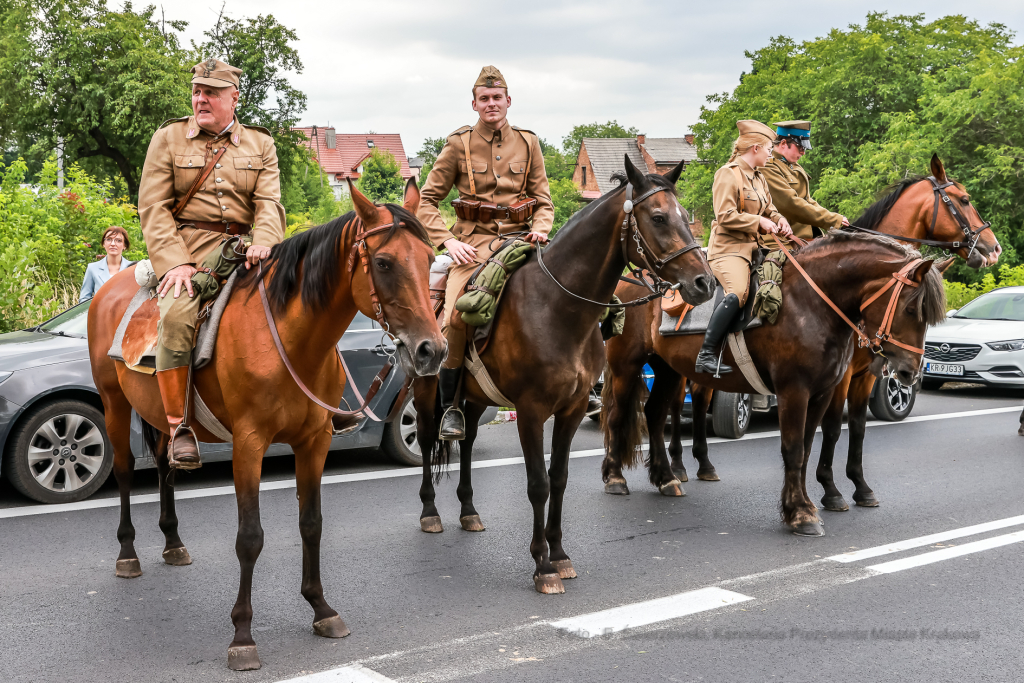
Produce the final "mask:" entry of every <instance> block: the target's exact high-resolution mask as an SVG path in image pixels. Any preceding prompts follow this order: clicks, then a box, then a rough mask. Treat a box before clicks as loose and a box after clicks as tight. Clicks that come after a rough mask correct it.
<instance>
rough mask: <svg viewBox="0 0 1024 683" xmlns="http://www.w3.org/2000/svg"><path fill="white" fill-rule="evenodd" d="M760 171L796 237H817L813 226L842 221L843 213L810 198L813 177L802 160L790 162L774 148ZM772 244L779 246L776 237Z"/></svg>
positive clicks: (825, 227)
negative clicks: (809, 174)
mask: <svg viewBox="0 0 1024 683" xmlns="http://www.w3.org/2000/svg"><path fill="white" fill-rule="evenodd" d="M761 174H762V175H764V178H765V180H767V181H768V187H769V188H770V189H771V193H772V200H773V201H774V203H775V206H776V208H778V210H779V212H780V213H782V215H783V216H785V217H786V220H788V221H789V225H790V227H791V228H793V234H794V235H796V236H797V237H800V238H803V239H804V240H810V239H814V230H813V228H820V229H821V230H822V231H827V230H829V229H831V228H838V227H839V226H840V225H842V223H843V217H842V216H841V215H839V214H838V213H833V212H831V211H829V210H828V209H826V208H825V207H823V206H822V205H821V204H819V203H818V202H816V201H814V200H813V199H811V181H810V178H808V177H807V171H805V170H804V169H803V167H802V166H800V164H791V163H789V162H788V161H786V159H785V158H784V157H783V156H782V155H780V154H778V153H777V152H772V156H771V158H770V159H768V162H767V163H766V164H765V165H764V168H762V169H761ZM783 242H787V240H783ZM771 246H772V247H777V245H775V244H774V240H773V241H772V245H771ZM787 246H788V245H787Z"/></svg>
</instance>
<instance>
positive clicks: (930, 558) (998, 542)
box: [868, 531, 1024, 574]
mask: <svg viewBox="0 0 1024 683" xmlns="http://www.w3.org/2000/svg"><path fill="white" fill-rule="evenodd" d="M1021 541H1024V531H1014V532H1013V533H1012V534H1004V535H1003V536H993V537H992V538H985V539H982V540H980V541H974V542H973V543H965V544H964V545H958V546H956V547H953V548H943V549H942V550H934V551H932V552H930V553H921V554H920V555H914V556H913V557H905V558H903V559H901V560H892V561H890V562H883V563H882V564H875V565H871V566H870V567H868V569H870V570H872V571H876V572H881V573H883V574H891V573H893V572H901V571H903V570H904V569H912V568H914V567H921V566H924V565H926V564H932V563H933V562H941V561H943V560H950V559H953V558H954V557H961V556H963V555H970V554H971V553H979V552H981V551H982V550H989V549H991V548H999V547H1002V546H1004V545H1010V544H1011V543H1020V542H1021Z"/></svg>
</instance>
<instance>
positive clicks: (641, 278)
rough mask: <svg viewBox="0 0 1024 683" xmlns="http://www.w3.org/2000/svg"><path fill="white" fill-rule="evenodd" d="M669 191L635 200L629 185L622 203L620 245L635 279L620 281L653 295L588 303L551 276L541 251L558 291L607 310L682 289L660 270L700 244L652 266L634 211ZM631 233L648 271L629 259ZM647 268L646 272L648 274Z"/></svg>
mask: <svg viewBox="0 0 1024 683" xmlns="http://www.w3.org/2000/svg"><path fill="white" fill-rule="evenodd" d="M667 189H668V188H666V187H659V186H655V187H653V188H651V189H650V190H648V191H647V192H644V193H643V194H642V195H640V196H639V197H637V198H636V199H635V200H634V199H633V184H632V183H626V201H624V202H623V203H622V210H623V212H624V213H625V214H626V215H625V217H624V218H623V219H622V227H621V228H620V229H619V245H620V247H621V248H622V258H623V260H625V262H626V268H628V269H629V273H630V275H632V276H633V278H635V279H633V278H627V277H622V278H620V279H622V280H624V281H626V282H631V283H634V284H638V285H643V286H644V287H646V288H647V289H648V290H650V292H651V293H650V294H648V295H646V296H643V297H640V298H638V299H633V300H631V301H626V302H624V303H622V302H620V303H606V302H603V301H594V300H593V299H588V298H586V297H584V296H580V295H579V294H576V293H575V292H571V291H569V290H568V289H567V288H566V287H565V285H563V284H562V283H561V282H559V281H558V280H557V279H556V278H555V276H554V275H553V274H552V273H551V271H550V270H548V267H547V266H546V265H545V264H544V256H543V254H544V250H543V249H541V248H539V247H538V248H537V264H538V265H539V266H540V269H541V270H542V271H544V274H545V275H547V276H548V277H549V278H551V281H552V282H554V283H555V284H556V285H558V287H559V288H560V289H561V290H562V291H563V292H565V293H566V294H568V295H569V296H571V297H573V298H574V299H579V300H580V301H585V302H587V303H589V304H596V305H598V306H603V307H605V308H628V307H630V306H642V305H643V304H646V303H647V302H649V301H653V300H654V299H657V298H659V297H662V296H664V295H665V293H666V292H668V291H669V290H673V289H678V288H679V285H670V284H669V283H668V281H667V280H662V279H661V278H660V277H659V276H658V273H657V271H658V270H660V269H661V268H662V267H663V266H665V264H667V263H668V262H669V261H671V260H672V259H674V258H677V257H679V256H682V255H683V254H685V253H686V252H688V251H692V250H693V249H697V248H699V247H700V243H699V242H697V241H696V240H694V241H693V243H691V244H687V245H686V246H685V247H682V248H681V249H676V250H675V251H673V252H672V253H670V254H666V255H665V256H662V257H660V258H655V259H654V264H653V265H652V264H651V261H650V260H649V259H648V258H647V254H648V252H649V253H650V254H651V255H652V256H654V249H652V248H651V245H650V244H649V243H648V242H647V240H646V239H645V238H644V236H643V234H642V233H641V232H640V228H639V227H638V226H637V222H636V216H634V215H633V209H634V208H635V207H636V205H637V204H639V203H640V202H642V201H644V200H645V199H647V198H648V197H650V196H652V195H655V194H657V193H658V192H664V191H666V190H667ZM630 233H632V236H633V241H634V242H635V243H636V250H637V253H638V254H639V255H640V260H641V261H643V266H644V267H638V266H636V265H634V264H633V261H632V259H631V258H630V257H629V241H628V239H627V238H628V237H629V236H630ZM644 268H646V272H645V270H644ZM648 273H649V274H650V277H651V282H648V281H647V274H648Z"/></svg>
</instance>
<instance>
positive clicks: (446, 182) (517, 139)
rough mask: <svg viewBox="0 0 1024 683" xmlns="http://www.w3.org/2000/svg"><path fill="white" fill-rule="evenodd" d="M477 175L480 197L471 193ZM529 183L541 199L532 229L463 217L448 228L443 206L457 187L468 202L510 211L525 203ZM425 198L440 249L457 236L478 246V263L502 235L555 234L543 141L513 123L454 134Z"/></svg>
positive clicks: (426, 216) (425, 213) (427, 220)
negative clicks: (465, 140) (465, 136)
mask: <svg viewBox="0 0 1024 683" xmlns="http://www.w3.org/2000/svg"><path fill="white" fill-rule="evenodd" d="M467 132H468V133H469V152H470V153H469V158H470V163H471V164H472V169H470V168H468V167H467V165H466V150H465V148H464V146H463V143H462V140H463V137H462V136H463V134H465V133H467ZM471 172H472V174H473V179H474V184H475V187H476V194H475V195H474V194H472V193H471V192H470V185H469V174H470V173H471ZM524 181H525V184H526V190H525V191H526V196H528V197H532V198H533V199H536V200H537V205H536V206H535V207H534V212H533V225H532V227H531V226H530V225H524V224H513V223H509V222H508V221H490V222H488V223H480V222H478V221H468V220H462V219H459V220H458V221H457V222H456V223H455V225H454V226H452V229H451V230H448V228H447V227H446V226H445V223H444V219H442V218H441V213H440V212H439V211H438V208H437V205H438V203H440V202H441V200H443V199H444V198H445V197H447V196H448V193H449V192H450V191H451V189H452V187H455V188H456V189H457V190H458V192H459V196H460V197H462V198H464V199H476V200H479V201H483V202H491V203H494V204H496V205H499V206H506V207H507V206H509V205H511V204H514V203H515V202H516V201H518V200H519V193H520V190H521V188H522V187H523V183H524ZM420 196H421V201H420V211H419V214H418V216H419V219H420V220H421V221H422V222H423V225H424V226H425V227H426V228H427V232H428V233H429V235H430V241H431V242H433V244H434V246H435V247H438V248H440V247H441V245H442V244H444V242H445V240H449V239H451V238H452V237H455V238H457V239H459V240H461V241H463V242H466V243H467V244H469V245H471V246H473V247H476V248H477V257H476V260H477V262H479V263H483V262H484V260H486V259H487V258H488V257H489V256H490V255H491V251H492V248H497V247H498V246H500V245H499V244H498V240H495V237H497V236H498V235H499V234H505V233H508V232H515V231H519V230H532V231H533V232H538V233H540V234H542V235H546V234H548V233H549V232H550V231H551V224H552V222H553V221H554V207H553V206H552V204H551V190H550V189H549V188H548V177H547V173H546V172H545V170H544V153H543V152H542V151H541V148H540V141H539V140H538V138H537V136H536V135H535V134H534V133H532V132H530V131H528V130H523V129H520V128H518V127H516V126H512V125H509V123H508V121H507V120H506V121H505V124H504V125H503V126H502V127H501V128H500V129H498V130H492V129H491V128H490V127H488V126H487V125H486V124H485V123H484V122H483V121H480V120H478V121H477V122H476V125H474V126H472V127H470V126H465V127H463V128H460V129H459V130H457V131H455V132H454V133H452V134H451V135H449V136H448V139H447V141H446V142H445V146H444V148H443V149H442V150H441V153H440V154H438V155H437V161H436V162H434V167H433V168H431V169H430V174H429V175H428V176H427V181H426V183H424V185H423V188H422V189H421V190H420ZM492 243H493V244H492Z"/></svg>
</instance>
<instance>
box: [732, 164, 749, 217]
mask: <svg viewBox="0 0 1024 683" xmlns="http://www.w3.org/2000/svg"><path fill="white" fill-rule="evenodd" d="M732 172H733V173H735V174H736V180H738V181H740V203H739V206H740V213H746V212H747V205H746V203H745V202H744V201H743V171H741V170H740V167H739V166H733V167H732Z"/></svg>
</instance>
